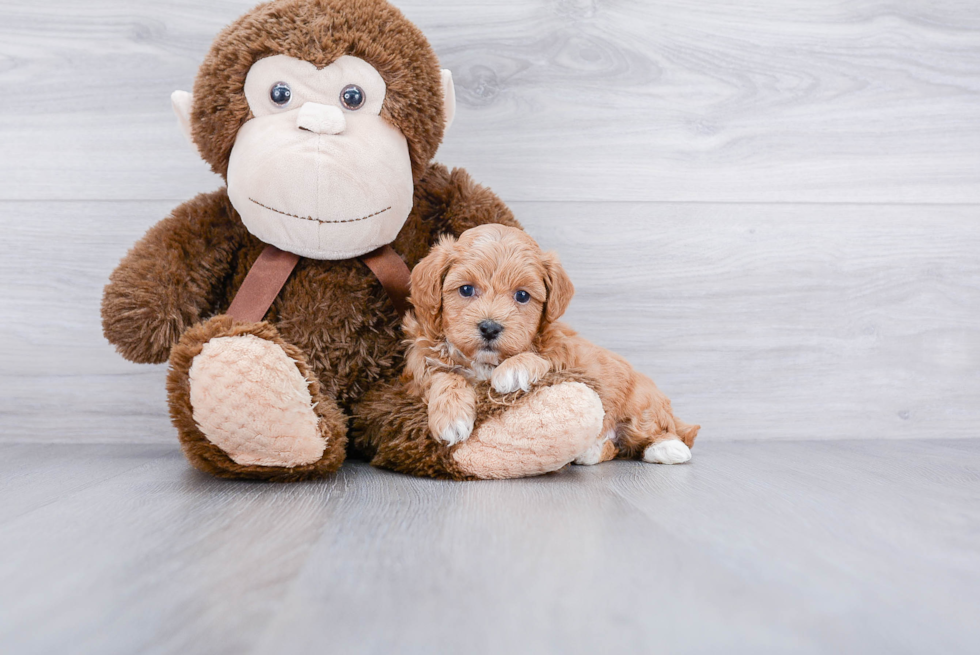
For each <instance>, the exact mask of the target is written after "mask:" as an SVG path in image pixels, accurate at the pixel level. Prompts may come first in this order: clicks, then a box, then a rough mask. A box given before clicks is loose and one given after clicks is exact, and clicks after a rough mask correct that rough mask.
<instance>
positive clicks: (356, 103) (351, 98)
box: [340, 84, 366, 111]
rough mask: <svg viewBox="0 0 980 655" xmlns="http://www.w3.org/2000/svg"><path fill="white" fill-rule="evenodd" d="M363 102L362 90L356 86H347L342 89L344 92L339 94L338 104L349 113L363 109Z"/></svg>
mask: <svg viewBox="0 0 980 655" xmlns="http://www.w3.org/2000/svg"><path fill="white" fill-rule="evenodd" d="M365 100H366V98H365V96H364V89H362V88H361V87H359V86H357V85H356V84H348V85H347V86H345V87H344V90H343V91H341V92H340V104H342V105H343V106H344V107H347V108H348V109H350V110H351V111H355V110H358V109H360V108H361V107H363V106H364V101H365Z"/></svg>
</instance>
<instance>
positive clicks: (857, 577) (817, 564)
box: [0, 439, 980, 655]
mask: <svg viewBox="0 0 980 655" xmlns="http://www.w3.org/2000/svg"><path fill="white" fill-rule="evenodd" d="M0 493H2V497H3V504H2V506H0V553H3V557H2V558H0V652H4V653H67V652H70V653H93V654H96V653H97V654H99V655H106V654H109V653H120V654H127V655H129V654H132V653H176V654H184V653H223V652H228V653H288V652H336V653H395V652H402V653H433V652H458V653H463V652H467V653H525V652H526V653H538V652H553V653H580V652H581V653H587V652H591V653H595V652H610V653H617V652H624V653H639V652H662V653H791V652H792V653H889V654H895V653H976V652H978V649H980V622H978V621H977V617H978V616H980V594H977V590H978V589H980V530H978V529H977V526H978V525H980V440H975V439H971V440H936V441H930V442H923V441H899V440H893V441H872V440H866V441H853V442H843V441H840V442H830V443H828V442H772V443H767V442H740V443H712V442H705V443H704V444H702V445H699V446H698V447H696V448H695V456H694V460H693V461H692V462H691V463H690V464H688V465H681V466H674V467H666V466H656V465H649V464H640V463H631V462H612V463H608V464H605V465H602V466H598V467H570V468H567V469H565V470H563V471H560V472H559V473H557V474H552V475H549V476H545V477H541V478H536V479H530V480H520V481H512V482H488V483H450V482H438V481H431V480H420V479H414V478H410V477H405V476H401V475H396V474H392V473H388V472H384V471H379V470H375V469H372V468H370V467H368V466H366V465H363V464H351V465H348V466H345V467H344V468H343V469H342V470H341V472H340V473H339V474H338V475H337V476H336V477H334V478H332V479H329V480H325V481H322V482H317V483H309V484H298V485H269V484H254V483H245V482H240V483H229V482H223V481H218V480H214V479H211V478H209V477H206V476H204V475H203V474H199V473H197V472H196V471H193V470H192V469H190V468H189V467H188V466H187V464H186V463H185V461H184V460H183V458H182V456H181V455H180V453H179V451H178V450H177V449H176V448H175V447H173V446H164V445H143V446H140V445H135V444H107V445H89V446H66V445H57V444H54V445H38V444H24V445H5V446H0Z"/></svg>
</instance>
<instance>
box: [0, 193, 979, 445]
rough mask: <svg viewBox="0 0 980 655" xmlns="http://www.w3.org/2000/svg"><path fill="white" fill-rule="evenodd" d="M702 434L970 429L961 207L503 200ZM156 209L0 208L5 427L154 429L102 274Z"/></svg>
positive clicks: (973, 381) (975, 236)
mask: <svg viewBox="0 0 980 655" xmlns="http://www.w3.org/2000/svg"><path fill="white" fill-rule="evenodd" d="M513 206H514V210H515V212H516V214H517V216H518V218H520V219H521V220H522V221H523V222H524V223H525V225H526V226H527V227H528V229H529V230H530V232H531V233H532V235H534V236H535V237H537V238H538V239H539V240H540V242H541V243H542V245H543V246H544V247H546V248H552V249H555V250H557V252H559V253H560V254H561V257H562V259H563V261H564V262H565V265H566V267H567V268H568V270H569V273H570V275H571V276H572V279H573V281H574V282H575V285H576V287H577V291H578V293H577V296H576V298H575V299H574V300H573V301H572V304H571V308H570V310H569V312H568V314H567V316H566V318H567V320H568V322H569V323H570V324H572V325H573V326H575V327H576V328H578V329H579V330H581V331H582V332H583V333H584V334H585V335H586V336H587V337H588V338H590V339H592V340H593V341H595V342H596V343H599V344H601V345H603V346H606V347H608V348H611V349H613V350H616V351H618V352H620V353H622V354H623V355H625V356H627V357H628V358H629V359H630V360H631V361H632V362H633V364H634V365H635V366H636V367H637V368H638V369H639V370H641V371H643V372H645V373H647V374H649V375H650V376H651V377H653V379H654V380H655V381H656V382H657V383H658V384H659V385H660V387H661V388H662V389H663V390H664V391H665V392H666V393H667V394H668V395H669V396H670V397H671V398H672V399H673V401H674V406H675V409H676V410H677V412H678V415H679V416H681V417H682V418H684V419H686V420H689V421H693V422H698V423H700V424H702V425H703V426H704V428H703V430H702V436H701V437H700V438H701V439H711V440H727V439H762V438H765V439H855V438H896V437H921V438H937V437H949V436H978V435H977V429H976V426H977V424H978V423H980V404H978V402H977V399H978V398H980V260H978V259H977V257H976V253H977V252H980V231H978V229H977V210H976V208H975V207H972V206H950V205H934V206H903V205H897V206H866V205H850V206H845V205H835V206H829V207H828V206H825V205H770V204H766V205H711V204H656V203H639V204H637V203H616V204H605V203H515V204H514V205H513ZM171 207H172V205H171V203H167V202H58V203H50V202H33V203H30V202H5V203H0V230H2V233H3V234H4V235H5V239H6V242H7V243H8V244H9V248H10V251H11V253H14V254H15V256H11V257H6V258H2V259H0V316H4V317H5V318H4V321H3V322H2V323H0V440H6V441H24V440H32V441H52V440H53V441H71V442H75V441H79V440H82V441H99V442H103V441H137V442H145V441H165V442H169V441H171V440H172V439H173V430H172V428H171V427H170V425H169V420H168V419H167V415H166V403H165V397H164V381H163V377H164V368H163V367H162V366H140V365H135V364H130V363H127V362H125V361H123V360H122V358H121V357H120V356H119V355H117V354H116V353H115V352H114V351H113V349H112V348H111V347H110V346H109V345H108V344H107V343H106V342H105V340H104V339H103V337H102V334H101V327H100V322H99V301H100V298H101V290H102V286H103V285H104V284H105V281H106V280H107V278H108V275H109V272H110V271H111V270H112V268H113V267H114V266H115V264H116V262H117V261H118V260H119V259H120V258H121V257H122V256H123V254H124V253H125V252H126V250H127V248H128V247H129V246H130V244H132V243H133V242H134V241H136V240H137V239H138V238H139V237H140V236H141V235H142V233H143V232H144V231H145V230H146V229H147V228H148V227H149V226H150V225H152V224H153V223H154V222H156V221H157V220H159V219H160V218H162V217H163V216H165V215H166V214H167V212H168V211H169V210H170V209H171Z"/></svg>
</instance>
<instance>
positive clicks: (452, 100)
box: [442, 68, 456, 132]
mask: <svg viewBox="0 0 980 655" xmlns="http://www.w3.org/2000/svg"><path fill="white" fill-rule="evenodd" d="M442 115H443V116H444V117H445V119H446V130H445V131H446V132H448V131H449V126H450V125H452V124H453V119H454V118H456V85H455V84H453V72H452V71H451V70H449V69H448V68H443V69H442Z"/></svg>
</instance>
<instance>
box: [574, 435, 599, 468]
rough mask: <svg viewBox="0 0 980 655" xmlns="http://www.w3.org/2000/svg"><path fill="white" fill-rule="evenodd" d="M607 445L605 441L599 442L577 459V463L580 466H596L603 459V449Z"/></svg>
mask: <svg viewBox="0 0 980 655" xmlns="http://www.w3.org/2000/svg"><path fill="white" fill-rule="evenodd" d="M605 443H606V442H605V441H598V442H596V443H594V444H592V446H590V447H589V449H588V450H586V451H585V452H584V453H582V454H581V455H579V456H578V457H577V458H576V459H575V463H576V464H578V465H579V466H595V465H596V464H598V463H599V459H600V458H601V457H602V447H603V445H604V444H605Z"/></svg>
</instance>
